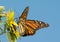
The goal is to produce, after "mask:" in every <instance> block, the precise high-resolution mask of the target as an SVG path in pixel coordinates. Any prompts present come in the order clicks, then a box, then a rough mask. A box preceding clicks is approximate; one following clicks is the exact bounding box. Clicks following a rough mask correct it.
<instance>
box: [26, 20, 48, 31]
mask: <svg viewBox="0 0 60 42" xmlns="http://www.w3.org/2000/svg"><path fill="white" fill-rule="evenodd" d="M26 25H28V26H30V27H32V28H33V29H34V30H37V29H41V28H45V27H48V26H49V25H48V24H47V23H45V22H42V21H38V20H26Z"/></svg>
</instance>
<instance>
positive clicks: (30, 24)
mask: <svg viewBox="0 0 60 42" xmlns="http://www.w3.org/2000/svg"><path fill="white" fill-rule="evenodd" d="M28 10H29V7H26V8H25V10H24V11H23V13H22V15H21V16H20V17H19V20H18V22H17V23H18V26H19V28H20V35H21V36H23V37H24V36H29V35H34V34H35V32H36V31H37V30H38V29H41V28H44V27H48V26H49V25H48V24H47V23H44V22H42V21H38V20H27V14H28Z"/></svg>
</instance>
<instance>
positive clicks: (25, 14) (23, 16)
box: [19, 7, 29, 20]
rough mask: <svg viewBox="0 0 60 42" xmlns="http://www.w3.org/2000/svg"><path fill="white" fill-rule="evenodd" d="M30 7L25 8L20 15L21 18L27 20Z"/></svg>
mask: <svg viewBox="0 0 60 42" xmlns="http://www.w3.org/2000/svg"><path fill="white" fill-rule="evenodd" d="M28 10H29V7H26V8H25V10H24V11H23V13H22V15H21V16H20V17H19V19H21V18H22V19H23V20H26V18H27V14H28Z"/></svg>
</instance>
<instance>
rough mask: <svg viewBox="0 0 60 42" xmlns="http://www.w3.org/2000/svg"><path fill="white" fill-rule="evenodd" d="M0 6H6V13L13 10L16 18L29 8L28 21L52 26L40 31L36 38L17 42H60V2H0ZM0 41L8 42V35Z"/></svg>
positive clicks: (52, 0) (58, 0)
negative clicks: (32, 20)
mask: <svg viewBox="0 0 60 42" xmlns="http://www.w3.org/2000/svg"><path fill="white" fill-rule="evenodd" d="M0 6H5V8H6V11H7V10H8V9H10V8H12V9H13V10H14V11H15V18H16V17H19V16H20V15H21V13H22V12H23V10H24V9H25V7H26V6H29V13H28V17H27V19H34V20H39V21H44V22H46V23H48V24H49V25H50V26H49V27H48V28H45V29H41V30H38V31H37V32H36V34H35V35H34V36H28V37H21V39H18V40H17V42H60V33H59V32H60V26H59V25H60V19H59V17H60V15H59V14H60V0H0ZM0 40H1V41H2V42H7V37H6V34H4V35H2V36H0Z"/></svg>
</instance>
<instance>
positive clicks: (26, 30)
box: [19, 20, 49, 36]
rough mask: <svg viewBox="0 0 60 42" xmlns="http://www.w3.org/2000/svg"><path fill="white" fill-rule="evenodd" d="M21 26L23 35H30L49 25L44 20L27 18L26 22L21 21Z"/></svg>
mask: <svg viewBox="0 0 60 42" xmlns="http://www.w3.org/2000/svg"><path fill="white" fill-rule="evenodd" d="M19 26H20V34H21V36H29V35H34V34H35V32H36V30H38V29H41V28H45V27H48V26H49V25H48V24H47V23H45V22H42V21H37V20H26V21H25V22H21V25H19ZM22 31H23V32H22ZM22 33H23V35H22Z"/></svg>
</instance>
